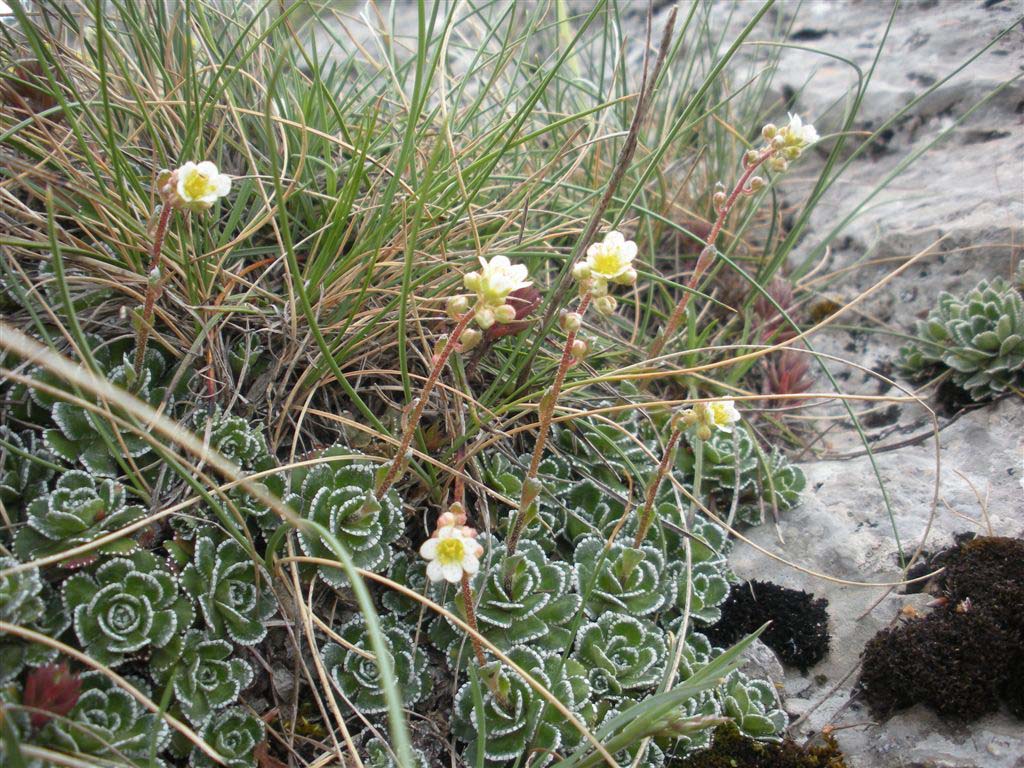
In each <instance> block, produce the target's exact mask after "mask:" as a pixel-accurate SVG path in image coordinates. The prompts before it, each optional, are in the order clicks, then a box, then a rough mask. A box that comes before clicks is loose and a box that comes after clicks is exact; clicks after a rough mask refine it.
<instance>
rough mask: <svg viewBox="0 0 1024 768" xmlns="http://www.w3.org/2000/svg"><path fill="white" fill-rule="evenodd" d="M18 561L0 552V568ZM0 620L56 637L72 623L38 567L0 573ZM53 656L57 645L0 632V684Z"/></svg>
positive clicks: (2, 568) (0, 569) (50, 660)
mask: <svg viewBox="0 0 1024 768" xmlns="http://www.w3.org/2000/svg"><path fill="white" fill-rule="evenodd" d="M17 564H18V561H17V560H16V559H14V558H13V557H2V556H0V571H3V570H4V569H6V568H10V567H11V566H14V565H17ZM0 621H3V622H5V623H7V624H14V625H17V626H21V627H27V628H28V629H31V630H34V631H36V632H39V633H41V634H44V635H47V636H48V637H59V636H60V635H61V634H62V633H63V632H64V630H66V629H67V628H68V626H69V625H70V624H71V621H70V619H69V618H68V616H67V614H66V613H65V611H64V610H63V607H62V606H61V604H60V598H59V596H58V595H57V594H55V592H54V590H53V589H52V588H51V587H50V586H49V584H47V583H46V582H44V581H43V580H42V578H41V577H40V575H39V569H37V568H30V569H28V570H25V571H20V572H17V573H10V574H7V575H5V576H3V577H0ZM56 657H57V651H56V649H53V648H49V647H48V646H45V645H41V644H39V643H24V642H21V641H20V640H18V639H17V638H14V637H12V636H9V635H2V636H0V685H2V684H5V683H8V682H10V681H11V680H13V679H14V678H15V677H17V676H18V675H19V674H20V673H21V671H22V670H23V669H24V668H25V667H26V666H28V667H38V666H41V665H43V664H49V663H51V662H52V661H53V660H54V659H55V658H56Z"/></svg>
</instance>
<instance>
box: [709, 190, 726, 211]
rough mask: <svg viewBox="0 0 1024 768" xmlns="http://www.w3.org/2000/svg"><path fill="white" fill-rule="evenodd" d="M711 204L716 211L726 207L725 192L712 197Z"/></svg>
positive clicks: (716, 193)
mask: <svg viewBox="0 0 1024 768" xmlns="http://www.w3.org/2000/svg"><path fill="white" fill-rule="evenodd" d="M711 203H712V204H713V205H714V206H715V209H716V210H717V209H718V208H721V207H722V206H723V205H725V192H715V194H714V195H712V197H711Z"/></svg>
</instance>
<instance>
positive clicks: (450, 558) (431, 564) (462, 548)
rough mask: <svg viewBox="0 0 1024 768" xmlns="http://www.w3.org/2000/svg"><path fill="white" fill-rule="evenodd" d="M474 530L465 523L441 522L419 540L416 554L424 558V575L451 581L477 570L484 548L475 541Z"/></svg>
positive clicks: (453, 582) (454, 582)
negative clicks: (425, 567)
mask: <svg viewBox="0 0 1024 768" xmlns="http://www.w3.org/2000/svg"><path fill="white" fill-rule="evenodd" d="M475 537H476V531H474V530H473V529H472V528H470V527H469V526H467V525H443V526H441V527H439V528H438V529H437V530H436V531H434V535H433V536H432V537H431V538H429V539H427V540H426V541H425V542H423V545H422V546H421V547H420V557H422V558H423V559H424V560H426V561H427V578H429V579H430V580H431V581H441V580H442V579H444V580H445V581H447V582H450V583H451V584H457V583H459V582H460V581H461V580H462V574H466V575H467V576H472V575H473V574H475V573H476V572H477V571H478V570H480V557H481V556H482V555H483V553H484V548H483V547H482V546H480V544H479V542H477V541H476V538H475Z"/></svg>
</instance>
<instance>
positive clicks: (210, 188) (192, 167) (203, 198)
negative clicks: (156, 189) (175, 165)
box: [170, 160, 231, 211]
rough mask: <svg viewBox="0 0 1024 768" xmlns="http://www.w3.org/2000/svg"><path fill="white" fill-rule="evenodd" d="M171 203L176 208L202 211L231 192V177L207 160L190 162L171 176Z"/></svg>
mask: <svg viewBox="0 0 1024 768" xmlns="http://www.w3.org/2000/svg"><path fill="white" fill-rule="evenodd" d="M170 181H171V184H172V185H173V186H171V190H170V191H171V195H170V196H171V203H172V205H174V206H175V207H177V208H188V209H189V210H192V211H203V210H206V209H207V208H209V207H210V206H212V205H213V204H214V203H215V202H217V200H218V199H219V198H221V197H224V196H225V195H226V194H227V193H228V192H230V191H231V177H230V176H228V175H227V174H226V173H221V172H220V171H218V170H217V166H216V165H214V164H213V163H211V162H210V161H209V160H204V161H203V162H201V163H193V162H192V161H191V160H190V161H189V162H187V163H185V164H184V165H183V166H181V168H179V169H178V170H176V171H174V173H173V174H172V175H171V179H170Z"/></svg>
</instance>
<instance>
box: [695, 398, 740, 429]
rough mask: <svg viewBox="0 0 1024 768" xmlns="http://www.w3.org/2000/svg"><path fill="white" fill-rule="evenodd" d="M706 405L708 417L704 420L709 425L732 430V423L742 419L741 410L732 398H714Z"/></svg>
mask: <svg viewBox="0 0 1024 768" xmlns="http://www.w3.org/2000/svg"><path fill="white" fill-rule="evenodd" d="M704 406H705V409H706V410H705V414H706V417H705V419H703V421H704V423H706V424H707V425H708V426H709V427H714V428H715V429H720V430H722V431H723V432H732V425H733V424H735V423H736V422H737V421H739V420H740V412H739V410H738V409H737V408H736V403H735V402H733V401H732V400H713V401H711V402H710V403H704Z"/></svg>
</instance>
